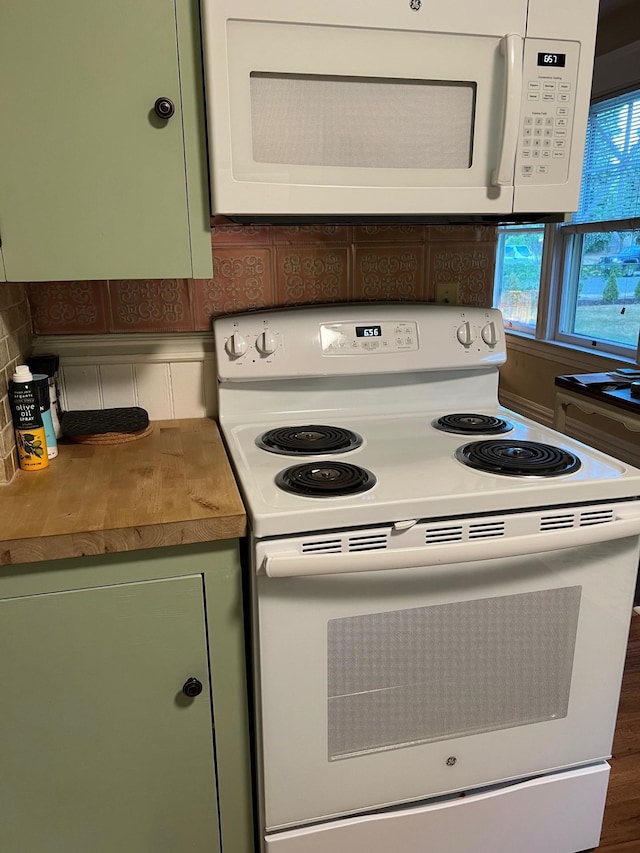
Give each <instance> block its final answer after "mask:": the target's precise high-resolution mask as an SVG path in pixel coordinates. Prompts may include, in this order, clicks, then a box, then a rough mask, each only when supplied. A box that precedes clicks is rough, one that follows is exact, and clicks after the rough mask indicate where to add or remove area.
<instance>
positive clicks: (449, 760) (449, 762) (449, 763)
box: [417, 0, 458, 767]
mask: <svg viewBox="0 0 640 853" xmlns="http://www.w3.org/2000/svg"><path fill="white" fill-rule="evenodd" d="M417 2H418V3H419V2H420V0H417ZM457 760H458V759H457V758H456V757H455V755H450V756H449V758H447V767H453V765H454V764H455V763H456V762H457Z"/></svg>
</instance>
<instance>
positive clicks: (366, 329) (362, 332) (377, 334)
mask: <svg viewBox="0 0 640 853" xmlns="http://www.w3.org/2000/svg"><path fill="white" fill-rule="evenodd" d="M381 337H382V326H356V338H381Z"/></svg>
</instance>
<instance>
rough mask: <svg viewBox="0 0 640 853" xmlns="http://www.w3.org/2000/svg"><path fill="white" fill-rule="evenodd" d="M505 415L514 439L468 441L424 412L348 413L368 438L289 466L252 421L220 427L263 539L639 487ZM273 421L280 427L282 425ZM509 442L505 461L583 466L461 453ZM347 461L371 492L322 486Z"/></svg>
mask: <svg viewBox="0 0 640 853" xmlns="http://www.w3.org/2000/svg"><path fill="white" fill-rule="evenodd" d="M507 414H508V416H509V421H510V423H511V424H512V426H513V429H512V431H511V432H510V433H509V439H508V444H507V439H490V440H487V441H486V442H485V441H480V442H471V443H469V442H465V441H464V438H462V437H461V436H459V435H456V434H451V433H445V432H442V431H440V430H437V429H435V428H434V427H433V426H432V423H431V420H432V419H431V418H429V417H427V416H425V417H419V416H418V417H416V415H414V414H406V415H395V416H394V415H386V416H379V417H367V416H361V417H358V416H351V417H349V418H348V419H347V420H344V421H343V422H342V423H336V425H337V426H341V427H342V428H344V429H347V430H350V431H352V432H355V433H356V434H358V435H360V436H362V444H361V445H360V446H359V447H358V448H355V449H353V450H351V451H349V452H347V453H341V454H340V455H339V456H331V458H330V459H328V458H327V457H326V456H319V457H318V458H317V459H316V460H315V461H310V460H308V462H307V463H305V464H304V465H299V464H295V457H294V456H291V457H290V459H291V463H292V464H291V465H287V464H286V463H287V459H286V457H285V456H283V455H280V454H274V453H270V452H267V451H265V450H263V449H262V448H260V447H259V446H258V444H256V436H257V435H258V434H259V433H258V427H257V425H256V424H255V423H248V424H235V425H231V424H227V423H224V421H223V432H224V434H225V437H226V440H227V443H228V448H229V452H230V456H231V458H232V460H233V463H234V466H235V469H236V473H237V475H238V479H239V482H240V486H241V490H242V492H243V495H244V499H245V503H246V505H247V509H248V513H249V516H250V519H251V525H252V529H253V531H254V534H255V535H256V536H259V537H260V536H275V535H286V534H288V533H300V532H308V531H314V530H328V529H339V528H344V527H347V526H360V525H370V524H382V523H387V522H402V521H406V520H412V519H417V520H419V519H425V518H444V517H447V516H460V515H465V514H472V513H478V512H479V511H482V512H483V513H485V512H492V511H493V512H502V511H505V510H515V509H518V508H523V507H540V506H558V505H562V504H565V503H566V504H569V503H581V502H589V501H599V500H612V499H618V498H620V497H623V496H626V497H633V496H635V495H636V494H638V493H639V492H640V472H638V475H637V476H635V477H634V476H632V475H631V473H630V470H629V469H628V466H626V465H624V464H623V463H622V462H619V461H618V460H615V459H612V458H610V457H608V456H606V455H605V454H601V453H599V452H598V451H596V450H593V449H592V448H588V447H585V446H584V445H581V444H580V443H579V442H577V441H574V440H572V439H570V438H568V437H567V436H563V435H561V434H559V433H554V432H553V431H552V430H550V429H548V428H545V427H542V426H540V425H539V424H537V423H535V422H533V421H529V420H527V419H525V418H522V417H520V416H518V415H516V414H515V413H513V412H509V413H507V412H506V411H504V412H503V411H502V410H500V411H497V412H495V413H494V415H495V417H502V416H503V415H505V416H506V415H507ZM269 426H270V427H271V428H276V424H272V425H269ZM503 441H504V442H505V449H506V448H507V447H511V448H520V449H521V451H522V452H520V451H516V452H512V453H511V454H508V453H505V454H502V455H504V456H505V457H506V460H507V465H508V464H509V461H512V462H513V463H515V464H519V465H522V457H523V456H526V457H532V458H533V459H534V461H535V459H536V455H537V454H536V452H534V451H533V448H534V447H538V448H541V449H544V448H546V450H545V451H544V452H541V453H540V455H541V457H543V458H546V456H547V455H551V456H554V457H555V455H556V454H557V456H558V457H559V458H560V459H570V460H577V465H575V466H574V467H570V468H567V470H566V471H565V472H560V471H555V472H554V476H551V477H544V476H535V477H529V476H524V475H522V473H521V472H517V473H518V474H520V475H519V476H514V474H515V473H516V472H515V471H510V472H509V471H508V472H506V473H507V475H505V473H499V472H497V471H496V470H489V471H482V470H478V469H476V468H473V467H470V466H469V465H468V464H465V463H464V462H462V461H460V458H459V453H460V449H461V448H464V447H469V446H470V445H471V446H472V445H474V444H476V443H479V444H481V445H485V444H489V445H495V444H497V443H498V442H503ZM498 456H500V454H498ZM504 461H505V460H504V459H503V460H502V462H503V463H504ZM341 466H348V468H349V469H351V468H355V469H356V470H363V471H364V472H367V473H368V474H369V475H370V477H371V479H370V480H369V481H368V482H367V485H366V490H363V491H360V492H352V493H350V494H340V492H337V491H336V492H331V491H330V489H331V488H332V486H331V485H330V486H328V487H327V488H323V485H322V484H324V485H326V484H328V483H332V481H334V478H335V480H337V479H338V478H339V477H342V476H344V474H341V475H337V474H334V473H333V471H336V472H337V471H339V470H341ZM300 469H303V471H302V474H300ZM631 470H633V471H635V469H631ZM314 471H316V472H317V473H315V474H314V473H313V472H314ZM305 472H306V473H305ZM324 472H328V473H324ZM509 474H510V476H509ZM285 476H286V479H287V480H288V481H290V482H293V481H294V480H302V481H303V482H307V483H308V482H311V483H315V484H316V485H317V486H318V492H317V493H320V494H321V495H322V497H321V499H319V498H318V497H317V496H315V495H314V493H313V492H311V491H307V492H306V493H304V494H302V493H299V494H296V493H293V488H291V487H289V486H288V485H287V486H285V485H284V482H285ZM317 493H316V494H317Z"/></svg>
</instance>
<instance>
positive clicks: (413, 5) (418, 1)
mask: <svg viewBox="0 0 640 853" xmlns="http://www.w3.org/2000/svg"><path fill="white" fill-rule="evenodd" d="M421 6H422V0H409V8H410V9H413V11H414V12H417V11H418V9H420V7H421Z"/></svg>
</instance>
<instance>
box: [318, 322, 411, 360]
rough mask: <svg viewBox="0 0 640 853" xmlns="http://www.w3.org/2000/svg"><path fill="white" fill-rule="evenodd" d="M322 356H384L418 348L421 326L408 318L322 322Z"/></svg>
mask: <svg viewBox="0 0 640 853" xmlns="http://www.w3.org/2000/svg"><path fill="white" fill-rule="evenodd" d="M320 346H321V347H322V354H323V355H329V356H332V355H337V356H348V355H381V354H383V353H390V352H406V351H407V350H417V349H418V326H417V324H416V323H414V322H408V321H380V320H376V321H375V322H360V323H322V325H321V326H320Z"/></svg>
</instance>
